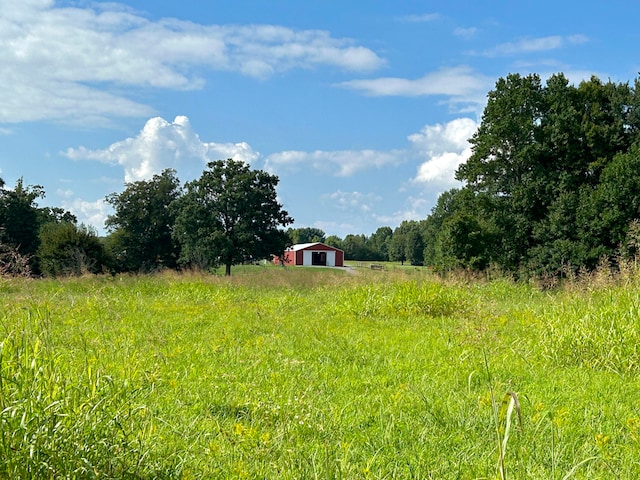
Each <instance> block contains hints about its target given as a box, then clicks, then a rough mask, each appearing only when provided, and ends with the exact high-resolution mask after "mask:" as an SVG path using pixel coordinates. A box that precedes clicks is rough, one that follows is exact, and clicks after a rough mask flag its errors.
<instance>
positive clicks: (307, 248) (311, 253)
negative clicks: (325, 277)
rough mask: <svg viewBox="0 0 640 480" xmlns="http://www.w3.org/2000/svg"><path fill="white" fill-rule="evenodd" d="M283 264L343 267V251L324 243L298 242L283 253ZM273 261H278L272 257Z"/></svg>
mask: <svg viewBox="0 0 640 480" xmlns="http://www.w3.org/2000/svg"><path fill="white" fill-rule="evenodd" d="M283 259H284V263H285V265H304V266H324V267H344V251H342V250H340V249H339V248H335V247H330V246H329V245H325V244H324V243H320V242H315V243H298V244H296V245H293V246H291V247H289V248H287V249H286V250H285V252H284V255H283ZM273 261H274V263H280V259H279V258H274V260H273Z"/></svg>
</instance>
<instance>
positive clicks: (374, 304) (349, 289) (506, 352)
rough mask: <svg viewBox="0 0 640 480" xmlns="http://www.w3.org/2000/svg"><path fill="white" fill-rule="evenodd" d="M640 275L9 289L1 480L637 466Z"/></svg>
mask: <svg viewBox="0 0 640 480" xmlns="http://www.w3.org/2000/svg"><path fill="white" fill-rule="evenodd" d="M639 286H640V279H637V278H636V274H635V273H634V272H632V271H630V272H626V273H625V274H624V275H620V276H618V277H617V278H610V277H606V276H605V275H604V274H603V275H601V276H600V277H592V278H591V279H589V280H584V279H583V280H581V281H579V280H574V281H573V282H571V283H570V285H569V286H568V287H565V288H563V289H558V290H555V291H544V290H541V289H538V288H536V287H535V286H532V285H523V284H516V283H514V282H510V281H508V280H505V279H496V280H492V281H473V282H471V281H462V280H458V281H453V280H450V281H442V280H438V279H437V278H435V277H432V276H430V274H429V273H428V272H427V271H426V270H424V269H416V268H406V269H388V270H387V271H382V272H380V271H376V272H372V271H368V270H367V269H361V270H360V272H359V274H356V275H353V274H346V273H345V272H344V271H340V270H331V269H304V268H301V269H295V268H288V269H282V268H267V267H253V268H246V269H237V270H234V276H233V277H231V278H221V277H214V276H204V275H202V276H201V275H196V274H189V275H182V276H179V275H175V274H166V275H158V276H141V277H134V276H132V277H88V278H81V279H64V280H28V281H26V280H0V318H1V325H0V341H1V344H0V426H1V431H0V477H1V478H6V477H8V478H184V479H189V478H251V479H254V478H255V479H313V478H319V479H382V478H386V479H392V478H415V479H431V478H432V479H480V478H487V479H488V478H491V479H493V478H513V479H524V478H527V479H538V478H539V479H565V478H576V479H587V478H589V479H594V478H598V479H608V478H610V479H634V478H640V443H639V442H640V402H639V399H640V381H639V373H640V294H639V288H638V287H639ZM516 400H517V401H516ZM502 466H504V468H502Z"/></svg>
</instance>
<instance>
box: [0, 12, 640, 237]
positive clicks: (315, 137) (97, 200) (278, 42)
mask: <svg viewBox="0 0 640 480" xmlns="http://www.w3.org/2000/svg"><path fill="white" fill-rule="evenodd" d="M638 18H640V3H639V2H636V1H609V2H606V3H604V2H599V1H598V2H596V1H589V0H587V1H583V2H561V1H560V2H559V1H553V2H552V1H547V0H541V1H537V2H529V1H522V2H513V1H484V2H475V1H457V0H449V1H446V2H444V1H408V0H405V1H402V0H394V1H386V0H385V1H382V0H378V1H376V0H370V1H364V0H360V1H355V0H353V1H345V0H342V1H333V0H322V1H320V0H317V1H316V0H305V1H301V0H280V1H279V0H273V1H255V0H254V1H246V0H234V1H218V0H209V1H202V0H182V1H180V2H175V1H165V0H154V1H148V0H144V1H143V0H125V1H122V2H90V1H83V0H79V1H53V0H0V65H1V67H0V85H1V88H0V177H1V178H3V179H4V180H5V182H6V183H7V185H8V186H13V185H14V184H15V182H16V180H17V179H18V178H19V177H23V178H24V182H25V183H26V184H30V185H34V184H39V185H42V186H43V187H44V188H45V191H46V193H47V197H46V198H45V199H44V200H41V201H39V204H40V205H41V206H45V205H52V206H61V207H64V208H66V209H68V210H71V211H72V212H73V213H74V214H75V215H76V216H77V217H78V219H79V220H80V221H82V222H84V223H86V224H89V225H93V226H94V227H96V228H97V229H98V231H99V232H100V233H103V232H104V230H103V228H104V219H105V218H106V216H107V215H108V214H109V213H111V211H110V208H109V206H108V205H107V204H105V202H104V199H105V196H106V195H108V194H110V193H113V192H121V191H122V190H123V189H124V184H125V182H132V181H136V180H141V179H148V178H150V177H151V176H152V175H153V174H155V173H159V172H161V171H162V170H164V169H165V168H174V169H176V170H177V172H178V177H179V178H180V180H181V181H182V182H183V183H184V182H186V181H189V180H192V179H194V178H196V177H198V176H199V175H200V173H201V172H202V170H203V169H204V168H205V165H206V163H207V161H210V160H216V159H222V158H229V157H231V158H234V159H236V160H243V161H246V162H249V163H251V165H252V166H253V167H254V168H260V169H265V170H268V171H270V172H272V173H274V174H276V175H278V176H279V178H280V184H279V187H278V195H279V198H280V201H281V203H282V204H283V206H284V208H285V209H286V210H287V211H288V212H289V213H290V214H291V215H292V216H293V217H294V218H295V220H296V223H295V224H294V227H318V228H321V229H323V230H324V231H325V232H326V233H327V234H328V235H338V236H340V237H344V236H345V235H347V234H349V233H356V234H360V233H364V234H366V235H369V234H371V233H373V232H374V231H375V230H376V229H377V228H378V227H380V226H385V225H388V226H391V227H393V228H395V227H396V226H397V225H399V223H400V222H401V221H402V220H409V219H422V218H425V217H426V216H427V215H428V214H429V212H430V210H431V208H432V207H433V205H434V204H435V201H436V199H437V197H438V195H439V194H440V193H441V192H443V191H445V190H448V189H450V188H452V187H456V186H459V185H458V183H457V182H456V181H455V180H454V178H453V176H454V171H455V169H456V167H457V166H458V165H459V164H460V163H461V162H463V161H465V159H466V158H467V157H468V155H469V154H470V150H469V145H468V142H467V139H468V138H469V137H470V136H471V135H472V134H473V132H474V131H475V129H476V127H477V125H478V122H479V121H480V118H481V114H482V110H483V108H484V103H485V99H486V94H487V92H488V91H489V90H491V89H492V88H493V86H494V84H495V81H496V80H497V79H498V78H499V77H503V76H505V75H507V74H508V73H511V72H517V73H521V74H528V73H538V74H540V75H541V76H542V78H543V79H546V78H548V77H549V76H550V75H551V74H553V73H556V72H564V73H565V75H567V77H568V78H569V79H570V80H571V81H572V82H575V83H578V82H580V81H581V80H582V79H588V78H589V77H590V76H591V75H597V76H598V77H600V78H601V79H603V80H607V79H611V80H613V81H615V82H627V81H633V80H634V79H635V78H636V76H637V75H638V71H640V57H639V56H638V45H639V44H640V41H639V40H640V32H639V31H638V28H637V21H638Z"/></svg>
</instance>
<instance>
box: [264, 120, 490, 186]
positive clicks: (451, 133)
mask: <svg viewBox="0 0 640 480" xmlns="http://www.w3.org/2000/svg"><path fill="white" fill-rule="evenodd" d="M477 128H478V124H477V123H476V122H475V121H474V120H472V119H470V118H458V119H455V120H452V121H450V122H448V123H446V124H435V125H425V126H424V127H423V129H422V130H421V131H420V132H418V133H414V134H411V135H409V136H408V137H407V139H408V140H409V145H408V146H407V147H406V148H400V149H395V150H387V151H378V150H339V151H324V150H318V151H314V152H303V151H297V150H296V151H285V152H279V153H274V154H272V155H269V156H268V157H267V158H266V161H265V166H266V169H267V170H269V171H271V172H276V171H285V170H288V171H296V170H300V169H313V170H315V171H317V172H319V173H323V174H327V175H334V176H340V177H348V176H352V175H354V174H356V173H358V172H362V171H365V170H367V169H372V168H382V167H385V166H393V165H400V164H402V163H406V162H408V161H417V162H419V163H420V166H419V167H418V173H417V175H416V177H415V178H414V179H413V181H414V182H417V183H427V182H435V183H438V184H440V185H444V186H447V185H452V184H454V183H455V179H454V174H455V171H456V169H457V168H458V166H459V165H460V164H461V163H462V162H464V161H466V160H467V159H468V158H469V156H470V155H471V145H470V144H469V142H468V140H469V139H470V138H471V137H472V136H473V134H474V132H475V131H476V129H477Z"/></svg>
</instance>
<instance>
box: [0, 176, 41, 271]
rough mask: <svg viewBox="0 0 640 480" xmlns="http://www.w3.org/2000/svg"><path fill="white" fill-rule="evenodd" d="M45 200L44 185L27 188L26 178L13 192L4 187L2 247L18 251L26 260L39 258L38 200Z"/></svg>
mask: <svg viewBox="0 0 640 480" xmlns="http://www.w3.org/2000/svg"><path fill="white" fill-rule="evenodd" d="M2 185H4V182H2ZM43 197H44V189H43V188H42V187H41V186H39V185H34V186H25V185H24V182H23V179H22V178H20V179H18V181H17V182H16V186H15V187H14V188H13V189H6V188H4V187H3V186H2V187H0V244H4V245H8V246H10V247H12V248H15V249H17V251H18V252H19V253H20V254H21V255H24V256H26V257H32V256H34V255H35V253H36V251H37V250H38V245H39V238H38V232H39V230H40V221H39V220H40V218H41V216H40V214H39V212H38V205H37V204H36V199H38V198H43ZM33 258H34V260H35V257H33ZM32 267H35V265H34V264H32ZM36 270H37V268H36Z"/></svg>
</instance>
